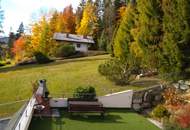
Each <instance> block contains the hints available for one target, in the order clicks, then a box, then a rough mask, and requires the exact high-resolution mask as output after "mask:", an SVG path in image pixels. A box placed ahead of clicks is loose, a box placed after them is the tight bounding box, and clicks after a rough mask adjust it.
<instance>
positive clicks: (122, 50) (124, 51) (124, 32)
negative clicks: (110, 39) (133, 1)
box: [114, 5, 135, 58]
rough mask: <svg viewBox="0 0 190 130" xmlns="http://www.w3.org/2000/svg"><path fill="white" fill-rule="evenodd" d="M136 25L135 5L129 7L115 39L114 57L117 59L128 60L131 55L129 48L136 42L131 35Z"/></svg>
mask: <svg viewBox="0 0 190 130" xmlns="http://www.w3.org/2000/svg"><path fill="white" fill-rule="evenodd" d="M134 25H135V7H134V5H128V7H127V9H126V11H125V14H124V16H123V19H122V21H121V24H120V26H119V29H118V31H117V33H116V36H115V39H114V55H115V56H116V57H119V58H127V56H128V55H129V53H130V49H129V46H130V44H131V43H132V42H133V40H134V39H133V36H132V34H131V29H133V28H134Z"/></svg>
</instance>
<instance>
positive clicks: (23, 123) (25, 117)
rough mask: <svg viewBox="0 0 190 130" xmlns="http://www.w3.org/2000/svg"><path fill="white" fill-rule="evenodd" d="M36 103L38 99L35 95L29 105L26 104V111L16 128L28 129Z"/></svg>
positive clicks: (16, 129)
mask: <svg viewBox="0 0 190 130" xmlns="http://www.w3.org/2000/svg"><path fill="white" fill-rule="evenodd" d="M35 103H36V99H35V98H34V96H33V97H32V98H31V99H30V101H29V103H28V105H27V106H26V108H25V110H24V112H23V113H22V115H21V118H20V120H19V122H18V123H17V125H16V127H15V129H14V130H28V127H29V124H30V122H31V119H32V115H33V107H34V104H35Z"/></svg>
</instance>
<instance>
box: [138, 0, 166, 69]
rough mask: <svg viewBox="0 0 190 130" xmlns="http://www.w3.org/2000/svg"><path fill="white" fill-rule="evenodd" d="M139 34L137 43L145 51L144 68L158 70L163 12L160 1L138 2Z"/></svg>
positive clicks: (147, 0)
mask: <svg viewBox="0 0 190 130" xmlns="http://www.w3.org/2000/svg"><path fill="white" fill-rule="evenodd" d="M137 10H138V13H139V15H138V23H137V24H138V25H137V28H138V30H139V31H138V33H137V36H136V37H137V42H138V43H139V45H140V47H141V48H142V50H143V53H144V58H143V61H144V62H145V63H144V66H145V67H148V69H155V68H158V61H159V60H158V52H159V47H160V43H161V41H162V34H163V32H162V17H163V12H162V8H161V1H160V0H140V1H138V2H137Z"/></svg>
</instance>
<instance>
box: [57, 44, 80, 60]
mask: <svg viewBox="0 0 190 130" xmlns="http://www.w3.org/2000/svg"><path fill="white" fill-rule="evenodd" d="M75 53H76V51H75V47H74V46H73V45H68V44H64V45H61V46H60V47H58V49H57V52H56V56H58V57H68V56H72V55H74V54H75Z"/></svg>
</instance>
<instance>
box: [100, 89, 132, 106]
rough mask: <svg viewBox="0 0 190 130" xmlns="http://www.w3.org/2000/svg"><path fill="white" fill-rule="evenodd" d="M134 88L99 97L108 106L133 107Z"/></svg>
mask: <svg viewBox="0 0 190 130" xmlns="http://www.w3.org/2000/svg"><path fill="white" fill-rule="evenodd" d="M132 98H133V90H127V91H122V92H118V93H113V94H108V95H105V96H101V97H98V100H99V101H100V102H102V104H103V106H104V107H106V108H131V105H132Z"/></svg>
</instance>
